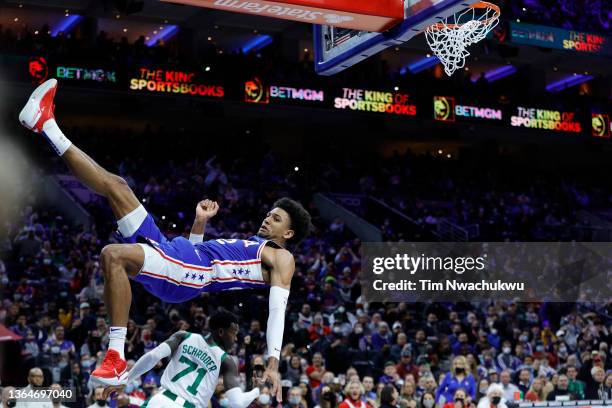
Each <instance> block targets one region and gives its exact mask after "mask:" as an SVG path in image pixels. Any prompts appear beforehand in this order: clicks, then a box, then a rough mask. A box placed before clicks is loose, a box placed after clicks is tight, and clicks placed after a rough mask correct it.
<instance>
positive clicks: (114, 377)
mask: <svg viewBox="0 0 612 408" xmlns="http://www.w3.org/2000/svg"><path fill="white" fill-rule="evenodd" d="M126 368H127V363H126V362H125V360H123V359H122V358H121V357H120V356H119V352H117V351H116V350H112V349H109V350H108V351H107V352H106V356H104V360H103V361H102V364H100V366H99V367H98V368H96V369H95V370H94V372H93V373H91V376H90V377H89V381H91V382H92V383H95V384H98V385H103V386H109V385H113V386H118V385H125V384H127V378H128V372H127V369H126Z"/></svg>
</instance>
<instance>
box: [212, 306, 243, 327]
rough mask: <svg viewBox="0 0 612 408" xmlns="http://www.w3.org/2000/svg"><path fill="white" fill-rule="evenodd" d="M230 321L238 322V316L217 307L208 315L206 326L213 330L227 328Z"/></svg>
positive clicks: (230, 323)
mask: <svg viewBox="0 0 612 408" xmlns="http://www.w3.org/2000/svg"><path fill="white" fill-rule="evenodd" d="M232 323H236V324H238V316H236V315H235V314H233V313H232V312H230V311H228V310H225V309H219V310H217V311H215V312H214V313H213V314H212V315H211V316H210V321H209V322H208V328H209V329H210V331H213V332H214V331H217V330H219V329H229V327H230V326H231V325H232Z"/></svg>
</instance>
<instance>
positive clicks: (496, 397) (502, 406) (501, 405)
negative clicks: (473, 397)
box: [477, 384, 508, 408]
mask: <svg viewBox="0 0 612 408" xmlns="http://www.w3.org/2000/svg"><path fill="white" fill-rule="evenodd" d="M503 395H504V389H503V388H502V386H501V385H499V384H491V385H490V386H489V389H488V390H487V395H486V396H485V397H484V398H481V399H480V401H479V402H478V407H477V408H508V406H507V405H506V400H505V399H504V398H503Z"/></svg>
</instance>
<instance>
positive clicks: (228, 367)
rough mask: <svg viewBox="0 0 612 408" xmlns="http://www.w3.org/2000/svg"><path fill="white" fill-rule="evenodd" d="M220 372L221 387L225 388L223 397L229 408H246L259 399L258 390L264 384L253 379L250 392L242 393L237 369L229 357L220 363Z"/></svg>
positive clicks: (259, 380)
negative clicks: (221, 378) (225, 398)
mask: <svg viewBox="0 0 612 408" xmlns="http://www.w3.org/2000/svg"><path fill="white" fill-rule="evenodd" d="M221 372H222V373H223V387H224V388H225V396H226V397H227V399H228V401H229V406H230V407H232V408H246V407H248V406H249V405H250V404H251V402H253V400H254V399H255V398H257V397H259V393H260V391H261V390H260V388H262V387H263V385H264V383H263V381H261V379H258V378H256V377H254V378H253V385H254V386H255V387H254V388H253V389H252V390H251V391H248V392H243V391H242V390H241V389H240V377H239V375H238V367H236V363H235V362H234V360H233V359H232V358H231V357H227V358H226V359H225V360H223V363H221Z"/></svg>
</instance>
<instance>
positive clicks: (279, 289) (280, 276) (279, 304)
mask: <svg viewBox="0 0 612 408" xmlns="http://www.w3.org/2000/svg"><path fill="white" fill-rule="evenodd" d="M262 261H263V263H264V264H265V265H268V266H269V267H270V272H269V279H270V286H271V287H270V298H269V314H268V328H267V331H266V340H267V342H268V364H267V367H266V371H265V372H264V376H263V379H264V381H270V382H271V383H272V387H271V392H272V394H273V395H276V399H277V400H278V401H282V390H281V387H280V374H279V372H278V368H279V360H280V351H281V348H282V344H283V331H284V328H285V310H286V308H287V301H288V299H289V289H290V288H291V279H292V278H293V273H294V272H295V261H294V259H293V255H292V254H291V253H290V252H289V251H287V250H286V249H283V248H271V247H266V248H264V250H263V251H262Z"/></svg>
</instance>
